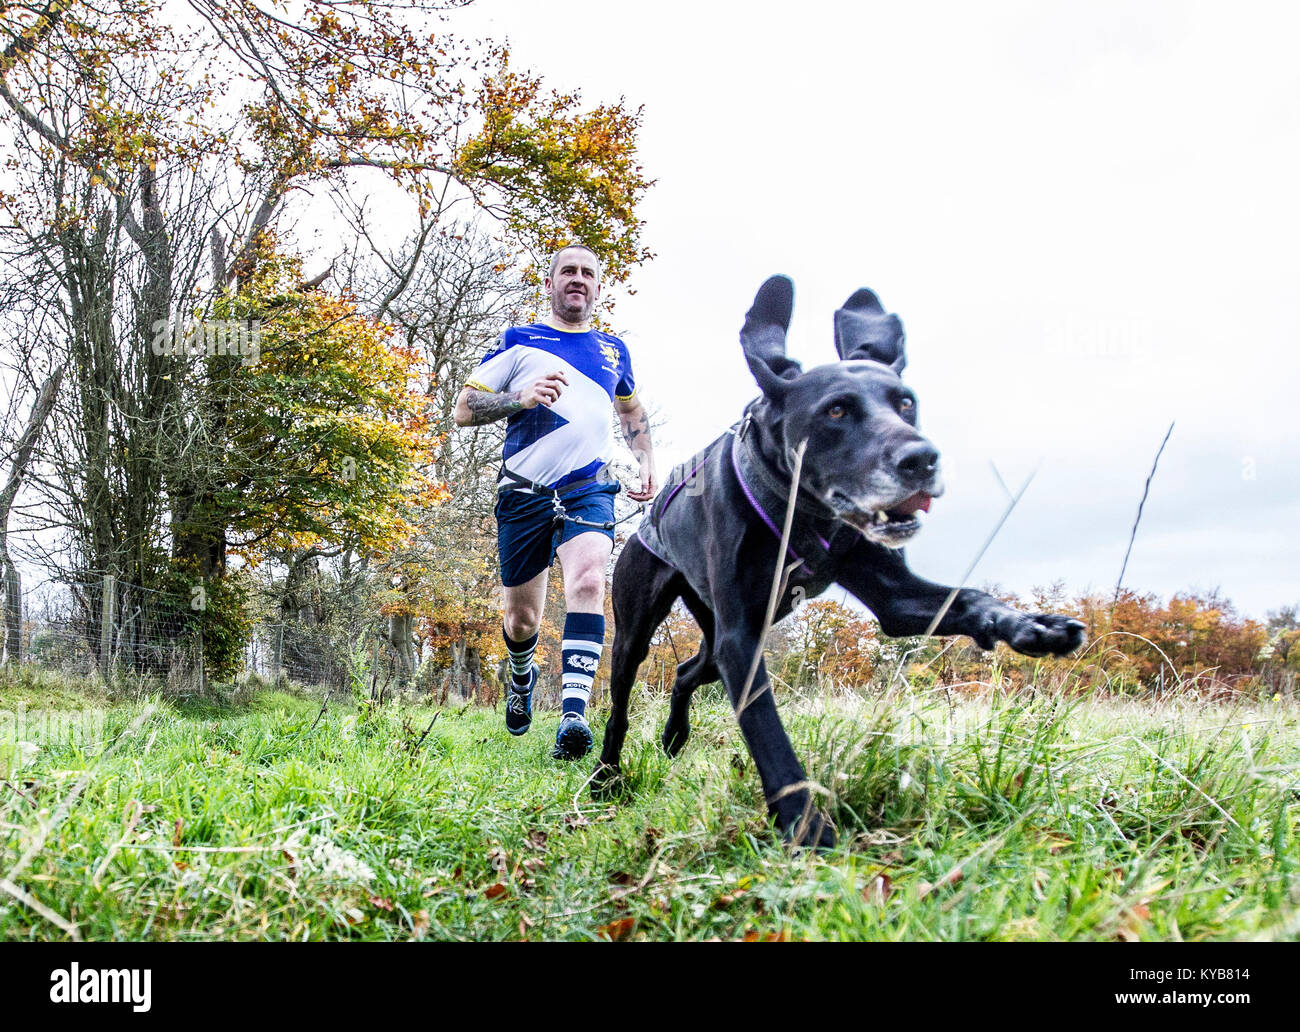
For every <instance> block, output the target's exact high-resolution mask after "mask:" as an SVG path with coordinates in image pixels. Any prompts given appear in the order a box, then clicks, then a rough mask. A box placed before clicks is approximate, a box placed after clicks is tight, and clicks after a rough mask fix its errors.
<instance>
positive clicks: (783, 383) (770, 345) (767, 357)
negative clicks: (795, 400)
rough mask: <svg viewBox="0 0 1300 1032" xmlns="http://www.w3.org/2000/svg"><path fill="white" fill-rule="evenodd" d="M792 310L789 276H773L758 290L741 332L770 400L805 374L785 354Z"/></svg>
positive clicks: (756, 375) (752, 367) (751, 364)
mask: <svg viewBox="0 0 1300 1032" xmlns="http://www.w3.org/2000/svg"><path fill="white" fill-rule="evenodd" d="M793 311H794V284H793V283H791V282H790V278H789V277H788V276H773V277H771V278H770V279H768V280H767V282H765V283H764V284H763V285H762V286H761V287H759V288H758V293H757V294H756V295H754V304H753V306H752V307H751V308H750V309H749V311H748V312H747V313H746V314H745V325H744V326H743V327H741V330H740V345H741V347H742V348H744V350H745V361H746V362H748V363H749V370H750V372H752V373H753V374H754V379H755V380H757V381H758V385H759V387H761V388H762V389H763V393H764V394H766V395H767V396H768V397H778V398H779V397H780V396H781V395H782V394H783V393H785V388H786V387H787V386H788V385H789V383H790V381H791V380H793V379H795V378H796V377H797V376H798V375H799V374H800V373H801V372H802V371H803V369H802V367H800V365H799V363H798V362H796V361H795V360H794V359H792V358H787V357H786V353H785V335H786V331H787V330H789V329H790V314H791V313H792V312H793Z"/></svg>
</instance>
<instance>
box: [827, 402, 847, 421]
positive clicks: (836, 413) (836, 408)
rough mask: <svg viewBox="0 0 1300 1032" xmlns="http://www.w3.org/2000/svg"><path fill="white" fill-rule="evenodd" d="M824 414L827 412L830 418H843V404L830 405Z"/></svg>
mask: <svg viewBox="0 0 1300 1032" xmlns="http://www.w3.org/2000/svg"><path fill="white" fill-rule="evenodd" d="M826 414H827V415H828V416H830V417H831V419H843V418H844V406H843V405H832V406H831V407H830V408H828V409H827V410H826Z"/></svg>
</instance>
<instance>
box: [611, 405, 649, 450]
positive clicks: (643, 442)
mask: <svg viewBox="0 0 1300 1032" xmlns="http://www.w3.org/2000/svg"><path fill="white" fill-rule="evenodd" d="M618 421H619V424H620V426H621V427H622V429H623V439H624V440H625V441H627V446H628V447H629V448H631V449H632V453H633V454H634V455H635V454H636V453H637V452H639V451H644V450H647V449H649V448H650V417H649V416H647V415H646V412H645V409H644V408H642V407H641V406H640V405H638V406H637V407H636V408H635V409H633V410H632V411H631V412H622V413H620V414H619V417H618Z"/></svg>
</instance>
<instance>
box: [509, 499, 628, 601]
mask: <svg viewBox="0 0 1300 1032" xmlns="http://www.w3.org/2000/svg"><path fill="white" fill-rule="evenodd" d="M616 494H618V484H617V483H613V484H593V485H592V486H591V487H581V488H578V489H577V490H576V491H574V492H573V493H572V494H567V495H564V496H563V497H562V498H561V499H560V501H561V503H562V504H563V505H564V511H565V512H566V513H567V514H568V515H570V516H576V517H577V518H579V519H583V520H588V521H589V522H591V523H609V522H612V521H613V519H614V495H616ZM496 514H497V553H498V554H499V555H500V557H501V583H502V584H504V585H505V586H506V587H507V588H514V587H518V586H519V585H520V584H527V583H528V582H529V581H530V580H532V579H533V578H534V577H536V576H537V575H538V574H539V573H541V572H542V571H543V570H545V569H548V568H549V567H550V565H551V563H552V562H554V561H555V550H556V549H557V548H559V547H560V546H561V545H562V544H564V543H565V542H566V541H569V540H571V539H572V538H575V537H577V536H578V535H579V534H593V533H594V534H604V535H605V536H606V537H608V538H609V539H610V540H611V541H613V540H614V532H613V531H612V530H603V529H601V528H600V527H584V526H582V525H581V524H578V523H573V522H571V521H569V520H562V521H559V522H557V521H556V519H555V504H554V502H553V501H552V500H551V496H550V495H536V494H529V493H527V492H525V491H503V492H502V493H501V495H500V496H499V497H498V498H497V506H496Z"/></svg>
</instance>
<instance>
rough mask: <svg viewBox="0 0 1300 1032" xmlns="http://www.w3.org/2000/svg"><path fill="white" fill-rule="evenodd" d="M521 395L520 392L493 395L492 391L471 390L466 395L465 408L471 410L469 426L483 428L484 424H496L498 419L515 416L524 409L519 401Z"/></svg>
mask: <svg viewBox="0 0 1300 1032" xmlns="http://www.w3.org/2000/svg"><path fill="white" fill-rule="evenodd" d="M520 393H521V392H520V391H507V392H506V393H504V394H493V393H492V392H491V391H475V390H471V391H470V392H469V393H468V394H466V395H465V407H466V408H468V409H469V416H470V418H469V425H470V426H482V425H483V424H484V423H495V422H496V421H497V420H498V419H504V418H505V417H506V416H513V415H514V414H515V413H516V412H518V411H519V410H520V409H522V408H523V407H524V406H523V403H522V402H521V401H520V400H519V396H520Z"/></svg>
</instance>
